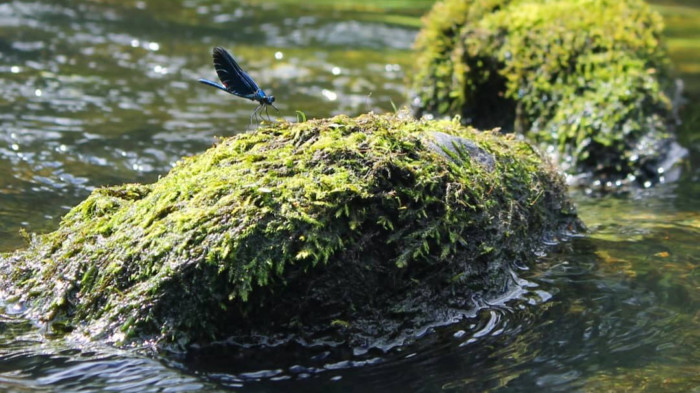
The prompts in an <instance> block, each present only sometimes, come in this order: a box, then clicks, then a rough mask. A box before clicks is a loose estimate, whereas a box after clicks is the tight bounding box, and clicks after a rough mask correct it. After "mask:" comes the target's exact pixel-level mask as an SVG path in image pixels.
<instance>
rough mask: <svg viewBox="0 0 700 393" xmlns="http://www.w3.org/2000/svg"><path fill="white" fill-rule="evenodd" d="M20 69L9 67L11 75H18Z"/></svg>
mask: <svg viewBox="0 0 700 393" xmlns="http://www.w3.org/2000/svg"><path fill="white" fill-rule="evenodd" d="M21 70H22V69H21V68H19V66H12V67H10V72H11V73H13V74H18V73H19V72H20V71H21Z"/></svg>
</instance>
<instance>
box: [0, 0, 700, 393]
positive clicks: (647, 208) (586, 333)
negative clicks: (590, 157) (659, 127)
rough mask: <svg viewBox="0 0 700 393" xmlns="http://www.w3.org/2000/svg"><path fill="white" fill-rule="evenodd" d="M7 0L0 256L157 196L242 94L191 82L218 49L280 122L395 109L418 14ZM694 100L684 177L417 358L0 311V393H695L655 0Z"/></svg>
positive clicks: (695, 19) (692, 244)
mask: <svg viewBox="0 0 700 393" xmlns="http://www.w3.org/2000/svg"><path fill="white" fill-rule="evenodd" d="M297 3H298V2H296V1H291V0H278V1H254V0H249V1H209V0H179V1H173V0H147V1H145V0H144V1H133V0H126V1H122V0H119V1H118V0H74V1H70V2H68V1H61V0H42V1H38V0H36V1H31V0H14V1H5V2H1V3H0V78H1V79H0V80H1V82H0V83H1V86H2V95H1V96H0V125H1V127H0V251H10V250H14V249H17V248H20V247H22V246H23V240H22V238H21V236H20V234H19V229H20V228H24V229H26V230H27V231H29V232H47V231H51V230H53V229H55V228H56V227H57V225H58V223H59V221H60V217H61V216H62V215H63V214H65V213H66V211H67V210H68V209H69V208H70V207H72V206H74V205H75V204H77V203H78V202H79V201H81V200H82V199H84V198H85V197H86V196H87V195H88V194H89V193H90V191H91V190H93V189H94V188H96V187H100V186H103V185H112V184H121V183H128V182H152V181H155V180H156V179H157V178H158V177H159V176H161V175H163V174H165V173H166V172H167V171H168V170H169V168H170V167H171V166H172V165H173V163H174V162H176V161H177V160H178V159H179V158H180V157H183V156H187V155H193V154H197V153H200V152H202V151H203V150H205V149H206V148H207V147H209V146H211V145H212V144H213V143H214V142H215V141H216V137H217V136H228V135H233V134H235V133H237V132H240V131H243V130H246V129H248V128H250V125H249V122H250V120H249V116H250V114H251V113H252V111H253V109H254V108H255V104H254V103H252V102H250V101H245V100H242V99H237V98H235V97H232V96H229V95H226V94H224V93H223V92H220V91H216V90H214V89H211V88H208V87H206V86H203V85H200V84H199V83H197V81H196V80H197V78H199V77H205V78H210V79H214V78H215V77H216V75H215V73H214V70H213V67H212V64H211V55H210V52H211V48H212V47H213V46H216V45H221V46H224V47H226V48H228V49H230V50H231V51H232V52H233V53H234V54H235V55H236V57H237V59H238V60H239V61H240V63H241V64H242V65H243V66H244V68H246V69H247V70H248V71H249V72H250V74H251V75H253V76H254V78H255V79H256V80H257V82H258V83H259V84H260V85H261V87H262V88H263V89H265V90H266V92H268V93H270V94H273V95H275V96H276V97H277V101H276V104H277V105H278V107H279V108H280V111H281V112H280V113H279V114H277V113H274V114H273V113H271V114H272V115H275V116H277V115H279V116H280V117H284V118H286V119H288V120H292V121H295V120H296V119H297V116H301V115H300V114H298V113H297V111H301V112H303V113H304V115H305V116H306V117H308V118H315V117H328V116H332V115H336V114H341V113H344V114H348V115H351V116H352V115H357V114H360V113H364V112H368V111H375V112H387V111H393V110H394V109H393V108H394V106H395V105H396V106H401V105H403V104H405V103H406V98H405V97H406V96H407V89H406V78H407V74H408V73H410V72H411V66H412V62H413V55H412V53H411V49H410V48H411V44H412V41H413V39H414V37H415V35H416V33H417V30H418V26H419V24H420V20H419V17H420V15H422V14H423V13H424V12H425V11H426V10H427V9H428V8H429V7H430V5H431V3H432V2H430V1H407V0H405V1H375V2H371V3H367V2H360V1H358V2H352V1H340V2H332V1H325V0H308V1H306V2H304V4H303V5H298V4H297ZM655 4H656V5H655V6H656V7H657V9H658V10H659V11H660V12H662V14H663V15H664V17H665V18H666V21H667V26H668V28H667V36H668V44H669V49H670V52H671V55H672V58H673V61H674V64H675V68H676V70H677V72H678V75H679V76H680V77H682V78H683V80H684V84H685V90H686V98H687V105H686V107H685V109H684V111H683V112H682V117H683V124H681V125H680V126H679V133H680V135H679V139H680V142H681V144H682V145H684V146H685V147H686V148H688V149H689V150H690V158H689V160H687V161H686V162H685V163H684V164H683V166H684V167H683V175H682V177H681V179H680V180H679V181H678V182H675V183H670V184H661V185H659V186H657V187H654V188H652V189H649V190H642V191H640V192H633V193H627V194H622V195H611V196H605V197H591V196H587V195H586V193H585V192H582V191H572V193H573V196H574V198H575V200H576V202H577V205H578V208H579V212H580V214H581V217H582V218H583V220H584V221H585V222H586V224H587V225H588V226H589V229H590V233H588V234H587V235H586V236H583V237H581V238H576V239H572V240H571V241H570V242H568V243H565V244H562V245H559V246H557V247H553V249H552V250H551V252H550V253H549V254H548V255H546V256H543V257H542V258H541V261H540V263H539V264H538V265H537V266H535V267H533V268H531V269H530V270H527V271H522V272H521V274H520V279H521V280H522V281H521V286H522V288H523V291H522V293H520V294H518V296H516V297H515V298H513V299H507V300H503V301H500V302H495V303H491V304H484V305H482V306H483V308H482V310H481V311H480V312H479V313H478V315H475V316H474V317H473V318H466V319H465V320H463V321H461V322H459V323H456V324H454V325H451V326H449V327H446V328H441V329H436V330H431V331H427V332H424V333H423V334H422V336H421V337H418V338H416V339H415V342H414V343H413V344H411V345H407V346H405V347H401V348H398V349H396V348H395V349H393V350H390V351H388V352H382V351H378V350H370V351H369V352H368V353H363V354H357V353H355V354H352V353H349V354H347V355H346V356H345V359H346V360H343V361H340V362H338V361H337V357H336V356H334V357H332V358H333V359H334V360H332V361H329V360H328V359H330V357H328V354H327V353H326V352H325V351H324V350H317V349H313V348H290V347H289V346H285V347H278V348H269V349H268V350H265V351H261V352H260V354H259V355H258V356H254V357H245V358H241V357H237V356H236V354H235V353H233V354H232V353H228V354H216V356H214V355H212V356H192V357H189V358H184V359H183V358H165V357H164V358H151V357H145V356H141V355H135V354H134V353H132V352H129V351H124V350H117V349H113V348H108V347H103V346H99V345H96V344H85V343H82V344H81V343H74V342H66V340H62V339H60V338H52V337H47V336H46V335H44V334H43V333H42V330H41V327H40V326H34V325H32V324H31V323H30V322H28V321H26V320H24V319H22V317H21V315H20V313H21V310H16V309H13V308H11V307H5V308H2V309H0V311H2V312H0V391H8V392H50V391H57V392H59V391H60V392H91V391H95V392H97V391H125V392H126V391H134V392H136V391H138V392H150V391H153V392H181V391H205V392H219V391H222V392H223V391H243V392H289V391H299V392H333V391H338V392H354V391H358V392H363V393H368V392H391V391H410V392H436V391H455V392H477V391H479V392H482V391H483V392H486V391H499V392H532V391H543V392H556V391H561V392H571V391H591V392H599V391H615V392H626V391H629V392H639V391H647V392H700V377H698V376H699V375H700V274H699V273H698V270H697V266H698V263H699V262H700V252H699V251H700V197H699V196H700V185H699V184H700V183H699V181H700V165H699V164H700V159H699V158H698V157H700V156H699V152H700V4H698V3H697V1H695V0H668V1H663V2H661V1H659V2H656V3H655Z"/></svg>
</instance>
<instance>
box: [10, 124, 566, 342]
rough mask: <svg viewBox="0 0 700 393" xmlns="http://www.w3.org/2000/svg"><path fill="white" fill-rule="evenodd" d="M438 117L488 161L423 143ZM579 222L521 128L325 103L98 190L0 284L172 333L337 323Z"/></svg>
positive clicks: (36, 311)
mask: <svg viewBox="0 0 700 393" xmlns="http://www.w3.org/2000/svg"><path fill="white" fill-rule="evenodd" d="M435 131H440V132H442V133H446V134H450V135H456V136H460V137H463V138H466V139H468V140H471V141H474V143H476V145H477V146H478V147H479V149H481V150H482V151H483V152H484V154H489V155H492V156H493V158H494V159H495V161H494V162H495V165H494V166H493V168H487V167H486V166H485V165H483V164H481V163H478V162H475V161H474V160H472V159H471V158H470V156H469V155H468V154H466V153H465V152H464V151H463V150H460V149H457V150H456V152H451V153H449V154H447V153H445V152H443V151H437V152H436V151H435V150H434V149H431V148H430V147H429V146H430V145H431V144H432V143H433V137H431V135H432V134H431V133H432V132H435ZM448 157H449V158H448ZM577 223H578V221H577V219H576V217H575V214H574V212H573V208H572V207H571V205H570V203H569V202H568V200H567V199H566V197H565V193H564V187H563V186H562V183H561V179H560V178H559V177H558V175H557V174H556V173H555V172H554V171H553V170H552V168H551V166H550V165H549V164H548V163H547V162H546V161H545V160H543V159H542V158H541V157H540V156H539V155H538V154H537V153H536V152H535V151H533V149H532V148H531V147H530V146H529V145H528V144H526V143H524V142H519V141H515V140H509V139H505V138H503V137H500V136H498V135H497V134H492V133H489V132H486V133H480V132H477V131H475V130H473V129H469V128H464V127H462V126H460V125H459V124H458V123H457V122H454V121H439V122H428V121H415V120H410V119H408V116H406V114H405V113H401V114H398V115H387V116H376V115H365V116H360V117H358V118H356V119H351V118H348V117H345V116H338V117H335V118H332V119H327V120H318V121H309V122H305V123H297V124H292V123H285V122H283V123H276V124H274V125H271V126H266V127H263V128H260V129H258V130H256V131H255V132H251V133H246V134H240V135H237V136H234V137H232V138H227V139H223V140H221V141H220V143H218V144H217V145H216V146H215V147H213V148H211V149H210V150H208V151H206V152H205V153H203V154H201V155H198V156H195V157H190V158H185V159H183V160H181V161H180V162H178V164H177V165H176V166H175V167H174V168H173V169H172V171H171V172H170V173H169V174H168V175H166V176H164V177H163V178H162V179H160V180H159V181H157V182H156V183H154V184H149V185H137V184H127V185H123V186H117V187H110V188H103V189H98V190H96V191H94V192H93V193H92V195H90V197H88V198H87V199H86V200H85V201H84V202H82V203H81V204H79V205H78V206H76V207H75V208H73V209H72V210H71V211H70V212H69V213H68V214H67V215H66V216H65V217H64V218H63V221H62V222H61V225H60V227H59V229H58V230H56V231H55V232H53V233H49V234H46V235H40V236H35V237H34V238H33V240H32V242H31V244H30V245H29V247H28V249H26V250H20V251H17V252H16V253H14V254H11V255H5V256H2V257H0V282H2V285H3V287H4V290H5V292H6V293H8V294H11V295H14V299H15V300H18V301H24V302H25V303H26V305H27V306H28V308H29V310H30V315H32V316H34V317H35V318H37V319H40V320H42V321H46V322H52V323H53V324H55V325H64V326H65V327H66V328H68V329H73V328H77V329H78V330H79V331H81V332H83V333H84V334H87V335H88V336H90V337H93V338H97V337H107V338H108V339H110V340H115V341H118V342H130V341H133V340H136V341H138V340H140V339H145V338H147V339H156V340H160V341H161V342H177V343H179V344H183V345H184V344H187V343H190V342H193V341H197V340H211V339H220V338H222V337H225V336H226V335H228V334H232V333H233V332H235V331H236V329H238V328H239V327H242V326H247V325H249V324H251V323H252V324H264V323H267V324H271V325H273V323H272V322H270V321H271V320H275V321H276V322H275V323H280V324H288V325H290V326H291V325H294V326H296V325H295V324H313V323H319V324H323V325H324V326H327V327H328V326H330V327H338V326H345V324H350V322H344V323H341V324H340V325H339V323H338V322H337V321H352V320H353V319H355V318H357V315H358V313H361V310H363V309H364V308H366V307H374V306H373V305H372V303H376V305H377V306H376V307H382V304H383V303H382V301H385V302H386V304H385V305H384V306H383V307H386V308H391V307H393V305H392V304H391V301H392V300H391V296H395V295H397V294H398V296H400V297H401V296H403V297H404V298H405V297H410V296H411V295H410V294H411V293H412V292H411V291H415V292H416V293H419V292H421V291H423V292H425V291H424V289H425V288H432V289H433V290H435V291H436V293H437V292H440V291H453V293H462V294H463V293H465V292H468V291H469V290H471V288H472V287H471V286H473V287H475V288H482V289H483V288H487V289H488V286H489V284H488V283H490V282H491V283H494V282H497V281H498V280H499V277H500V278H501V279H502V278H503V276H506V275H507V274H506V273H505V271H506V269H505V267H504V266H505V264H504V262H503V260H504V259H511V260H520V261H522V260H527V259H528V258H529V257H528V256H531V255H532V248H533V247H534V245H536V244H538V240H539V239H540V238H541V237H542V236H545V235H551V234H553V233H556V232H557V231H558V230H560V229H562V228H569V227H573V226H576V225H577ZM327 271H328V272H330V273H325V272H327ZM324 274H325V276H324ZM314 283H316V284H314ZM375 284H376V285H375ZM365 287H366V288H365ZM382 299H383V300H382ZM312 301H315V302H316V303H314V305H313V306H312V305H308V304H310V302H312ZM394 301H395V300H394ZM330 303H332V304H335V306H334V307H336V308H334V309H333V310H332V313H330V314H327V315H326V314H323V313H324V312H327V310H324V309H323V306H324V305H327V304H330ZM374 311H375V312H376V311H377V310H374ZM316 314H318V315H316ZM379 315H381V313H379ZM297 319H298V320H297ZM290 321H291V322H290ZM334 321H335V322H334ZM285 326H286V325H285ZM261 327H263V328H264V326H261Z"/></svg>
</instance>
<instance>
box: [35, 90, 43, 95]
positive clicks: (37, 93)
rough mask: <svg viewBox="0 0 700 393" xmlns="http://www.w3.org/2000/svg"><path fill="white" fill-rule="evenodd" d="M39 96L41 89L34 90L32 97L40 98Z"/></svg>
mask: <svg viewBox="0 0 700 393" xmlns="http://www.w3.org/2000/svg"><path fill="white" fill-rule="evenodd" d="M41 94H42V92H41V89H36V90H34V95H35V96H37V97H41Z"/></svg>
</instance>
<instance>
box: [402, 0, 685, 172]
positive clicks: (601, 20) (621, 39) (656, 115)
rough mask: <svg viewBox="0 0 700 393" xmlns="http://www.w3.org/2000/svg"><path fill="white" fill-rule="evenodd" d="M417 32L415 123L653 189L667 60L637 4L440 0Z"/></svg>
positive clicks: (657, 28) (615, 0) (652, 15)
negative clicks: (504, 138) (525, 148)
mask: <svg viewBox="0 0 700 393" xmlns="http://www.w3.org/2000/svg"><path fill="white" fill-rule="evenodd" d="M423 22H424V27H423V30H422V31H421V33H420V34H419V36H418V38H417V40H416V48H417V50H418V52H419V58H418V59H417V62H416V63H417V71H416V73H415V77H414V79H413V88H414V90H415V92H416V94H417V97H418V98H419V100H418V101H420V102H419V104H418V106H419V108H418V112H419V113H423V112H427V113H433V114H439V115H450V116H454V115H457V114H459V115H461V116H462V118H463V119H465V120H467V121H468V122H471V124H474V125H475V126H477V127H488V128H490V127H502V128H503V129H505V130H507V131H515V132H520V133H524V134H526V135H527V137H529V138H531V139H532V140H534V141H536V142H537V143H539V144H541V145H543V146H546V147H553V148H554V149H553V150H554V151H556V152H557V155H558V156H559V157H561V158H560V159H558V161H559V163H560V164H561V165H562V167H563V168H564V169H565V170H566V171H567V172H569V173H571V174H592V175H593V176H594V178H596V179H598V180H602V181H617V180H625V179H630V180H633V179H637V180H639V181H642V182H644V181H646V180H650V179H651V180H652V181H653V180H654V179H656V178H657V176H658V173H657V171H656V170H657V167H658V164H659V162H661V161H662V160H663V159H664V158H665V153H666V152H667V151H668V149H669V147H670V144H671V142H672V138H671V137H670V135H669V134H668V126H667V125H668V124H669V118H670V116H671V110H670V109H671V108H670V107H671V104H670V102H669V98H668V97H667V95H666V94H665V92H664V91H665V90H666V89H668V88H669V85H670V84H669V76H668V69H669V60H668V56H667V52H666V50H665V48H664V45H663V43H662V42H661V35H662V30H663V23H662V18H661V16H660V15H658V14H657V13H656V12H653V11H651V10H650V8H649V7H648V6H647V5H646V4H645V3H644V2H643V1H642V0H554V1H552V0H478V1H477V0H444V1H441V2H438V3H436V4H435V6H434V8H433V9H432V11H431V12H430V13H429V14H428V15H427V16H426V17H425V18H424V21H423Z"/></svg>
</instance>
